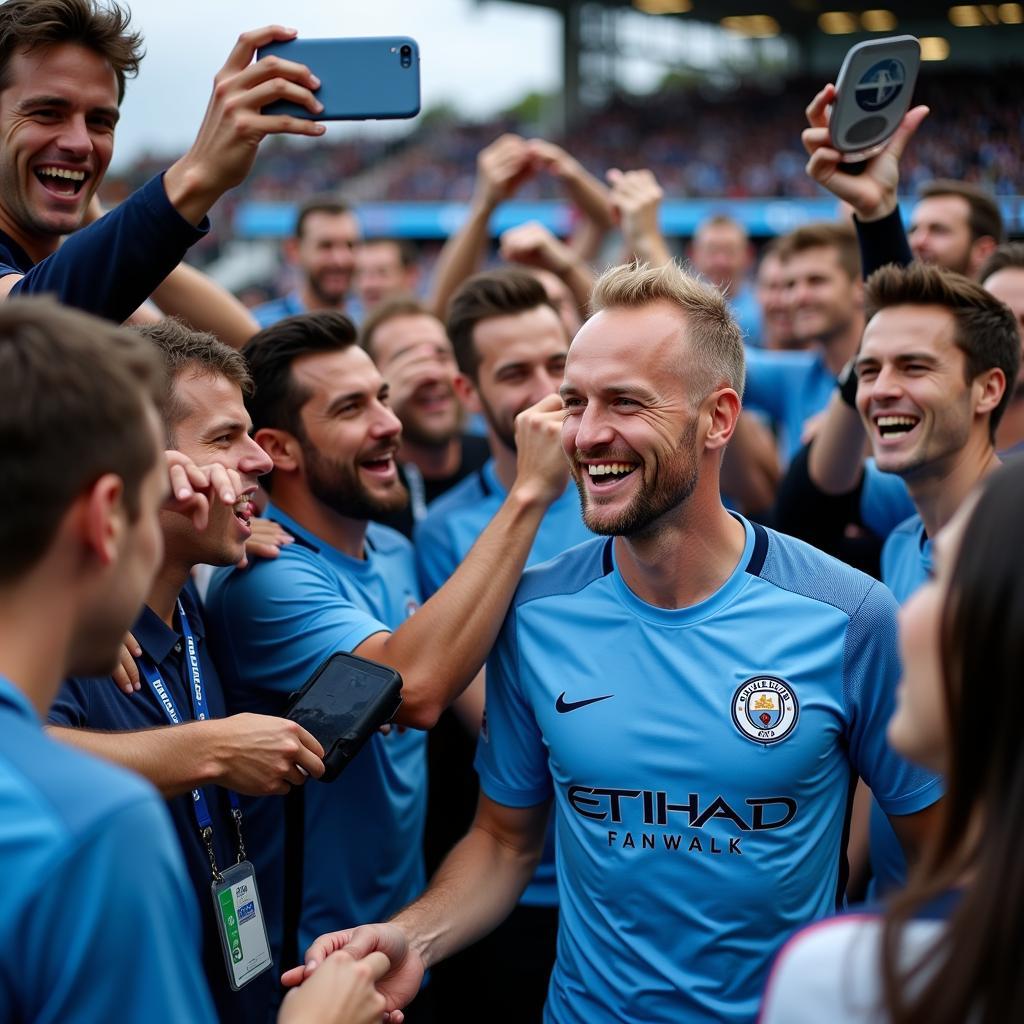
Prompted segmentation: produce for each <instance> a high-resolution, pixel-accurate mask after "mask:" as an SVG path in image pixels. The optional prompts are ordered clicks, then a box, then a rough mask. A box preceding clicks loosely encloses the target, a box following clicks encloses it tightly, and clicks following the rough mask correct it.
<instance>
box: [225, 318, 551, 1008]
mask: <svg viewBox="0 0 1024 1024" xmlns="http://www.w3.org/2000/svg"><path fill="white" fill-rule="evenodd" d="M355 342H356V332H355V328H354V327H353V325H352V323H351V321H349V320H348V319H347V318H346V317H344V316H343V315H342V314H340V313H334V312H319V313H306V314H302V315H300V316H294V317H287V318H285V319H284V320H282V321H280V322H279V323H277V324H275V325H274V326H272V327H268V328H266V329H264V330H263V331H261V332H260V333H259V334H258V335H256V337H255V338H254V339H253V340H252V341H251V342H250V343H249V345H248V346H247V348H246V350H245V355H246V357H247V359H248V362H249V366H250V369H251V372H252V375H253V378H254V380H255V384H256V391H255V395H254V396H253V398H252V399H251V400H250V403H249V407H250V413H251V415H252V419H253V422H254V425H255V427H256V434H255V437H256V440H257V441H258V442H259V443H260V444H261V445H263V447H264V448H265V449H266V450H267V452H268V454H269V455H270V457H271V459H272V461H273V464H274V468H273V471H272V473H271V475H270V479H269V484H268V486H269V489H270V491H271V505H270V506H269V508H268V510H267V513H266V514H267V516H268V517H269V518H270V519H272V520H274V521H276V522H279V523H280V524H282V525H283V526H284V527H285V528H286V529H287V530H288V531H289V533H291V534H292V536H293V537H294V538H295V543H294V544H290V545H288V546H287V547H286V548H285V549H283V550H282V551H281V554H280V556H279V557H278V558H276V559H273V560H261V561H259V562H257V563H255V564H254V565H252V566H251V567H250V568H249V569H246V570H245V571H244V572H242V571H240V572H235V571H225V570H221V572H220V573H218V575H217V576H215V578H214V581H213V583H212V585H211V587H210V592H209V596H208V600H207V609H208V619H209V623H210V627H211V628H210V633H211V635H212V637H213V641H214V643H215V645H216V646H217V652H218V655H219V664H220V667H221V672H222V675H223V678H224V687H225V693H226V695H227V699H228V705H229V708H232V709H233V710H235V711H260V712H264V713H271V714H277V713H280V711H281V709H282V708H283V707H284V705H285V703H286V701H287V699H288V696H289V694H291V693H292V692H294V691H295V690H298V689H299V688H301V686H302V684H303V683H304V682H305V680H306V679H307V678H308V677H309V676H310V675H312V673H313V671H314V670H315V669H316V668H317V667H318V666H319V665H320V664H321V663H322V662H323V661H324V659H325V658H326V657H327V656H328V655H330V654H332V653H334V652H335V651H339V650H343V651H352V652H354V653H355V654H358V655H360V656H362V657H366V658H370V659H371V660H373V661H378V662H382V663H384V664H386V665H390V666H392V667H393V668H395V669H397V670H398V671H399V672H400V673H401V675H402V679H403V691H402V694H403V705H402V708H401V710H400V711H399V714H398V721H399V722H400V723H401V724H403V725H406V726H412V727H413V728H408V729H392V730H391V731H390V732H389V733H388V734H387V735H383V734H379V735H376V736H374V737H373V738H372V739H371V740H370V741H369V742H368V743H367V744H366V746H365V747H364V748H363V749H362V750H361V751H360V753H359V755H358V756H357V757H356V758H354V759H353V761H352V763H351V764H350V765H348V766H347V767H346V769H345V772H344V774H343V775H342V777H341V778H340V779H338V780H337V781H336V782H333V783H331V784H330V785H319V784H316V785H311V786H307V787H305V788H304V790H303V791H302V793H301V796H302V797H303V800H304V806H303V804H301V803H300V804H295V803H293V804H292V808H291V813H290V814H289V815H288V820H287V823H286V821H285V812H284V810H283V809H282V808H281V806H280V803H281V802H280V801H270V800H266V799H262V800H253V801H249V802H248V805H247V806H246V816H247V820H248V821H249V822H250V823H251V826H252V827H251V830H250V832H251V835H252V836H253V844H254V845H255V846H256V850H255V851H254V859H255V861H256V867H257V869H258V870H259V872H260V879H261V887H262V891H263V897H264V908H265V910H266V914H267V920H268V925H269V927H270V932H271V942H272V944H273V945H274V946H275V948H281V947H282V945H284V947H285V948H287V944H288V943H289V942H291V941H293V936H294V935H295V934H296V932H297V933H298V934H299V935H300V936H301V937H302V945H303V946H304V945H305V944H306V943H307V942H308V941H310V940H311V939H312V938H313V937H314V936H315V935H316V934H317V933H318V932H319V931H321V930H323V928H324V927H325V926H329V925H330V924H333V922H334V921H335V920H337V918H338V917H342V918H343V919H345V920H348V921H351V922H352V923H356V922H357V921H359V920H361V919H362V920H365V919H366V918H365V917H362V916H361V915H365V914H368V913H372V914H374V915H375V916H376V915H381V914H390V913H393V912H394V911H395V910H397V909H398V908H399V907H400V906H402V905H403V904H404V903H406V902H408V901H409V900H410V899H412V898H413V897H415V896H416V894H417V893H418V892H420V890H421V889H422V887H423V883H424V868H423V856H422V849H421V846H422V837H423V820H424V815H425V811H426V758H425V748H426V737H425V736H424V734H423V733H422V732H421V731H419V730H421V729H424V728H428V727H430V726H431V725H433V724H434V722H436V720H437V716H438V715H439V714H440V713H441V711H442V710H443V709H444V708H445V707H447V706H448V704H449V703H450V702H451V701H452V700H454V698H455V697H456V696H457V695H458V694H459V693H460V692H461V691H462V690H463V689H464V688H465V687H466V686H467V685H468V684H469V682H470V681H471V680H472V679H473V677H474V676H475V675H476V674H477V672H478V671H479V670H480V667H481V666H482V664H483V662H484V659H485V658H486V656H487V652H488V651H489V650H490V649H491V646H492V645H493V643H494V638H495V636H496V635H497V632H498V629H499V628H500V625H501V620H502V618H503V616H504V614H505V611H506V609H507V607H508V603H509V601H510V600H511V597H512V594H513V592H514V591H515V587H516V585H517V583H518V581H519V577H520V574H521V572H522V569H523V566H524V564H525V562H526V558H527V555H528V554H529V551H530V547H531V545H532V543H533V538H534V535H535V534H536V530H537V527H538V525H539V523H540V521H541V518H542V517H543V514H544V512H545V510H546V509H547V507H548V505H550V503H551V502H552V501H553V500H555V499H556V498H557V497H558V496H559V495H560V494H561V493H562V492H563V491H564V489H565V485H566V480H567V473H566V467H565V461H564V459H563V458H562V457H561V453H560V451H559V450H558V444H557V437H558V429H559V425H560V421H561V415H560V403H559V402H558V400H557V399H556V398H549V399H548V400H547V403H546V406H545V404H544V403H542V404H541V406H540V407H536V408H534V409H531V410H528V411H527V412H525V413H523V414H522V415H521V416H520V417H519V419H518V422H517V424H516V438H517V446H518V452H519V464H518V465H519V473H518V475H517V478H516V483H515V485H514V486H513V487H512V488H511V489H510V491H509V494H508V497H507V498H506V500H505V502H504V503H503V505H502V508H501V510H500V511H499V512H498V514H497V515H495V516H494V518H493V520H492V522H491V524H490V525H489V526H488V528H487V529H486V530H485V531H484V533H483V535H482V536H481V537H480V540H479V543H478V544H477V545H476V547H475V549H474V551H473V553H472V555H471V556H470V557H469V558H467V559H466V560H465V561H464V562H463V564H462V565H461V566H460V567H459V570H458V571H457V572H456V574H455V575H454V576H453V578H452V579H451V580H450V581H449V582H448V583H447V584H445V585H444V586H443V587H441V588H440V589H439V590H438V592H437V593H436V594H434V595H433V596H432V597H431V598H430V599H429V600H428V601H426V602H424V603H423V606H422V607H420V594H419V586H418V584H417V581H416V569H415V564H414V561H413V553H412V546H411V544H410V543H409V542H408V541H407V540H406V539H405V538H404V537H403V536H402V535H401V534H399V533H397V532H396V531H394V530H391V529H389V528H388V527H385V526H381V525H379V524H377V523H373V522H370V521H369V517H370V516H371V515H374V514H376V513H380V512H386V511H387V510H389V509H394V508H398V507H401V506H402V504H403V503H404V502H405V501H406V500H407V496H406V493H405V489H404V488H403V487H402V486H401V484H400V482H399V478H398V473H397V470H396V464H395V453H396V451H397V449H398V446H399V441H400V436H401V426H400V423H399V420H398V418H397V417H396V416H395V414H394V412H393V411H392V410H391V409H390V407H389V404H388V402H389V392H388V385H387V383H386V382H385V381H384V379H383V378H382V377H381V375H380V372H379V371H378V370H377V368H376V367H375V366H374V364H373V361H372V360H371V359H370V357H369V355H368V354H367V353H366V352H365V351H363V349H361V348H360V347H359V346H358V345H357V344H356V343H355ZM414 613H415V614H414ZM286 858H288V867H287V870H286ZM286 886H287V887H289V888H288V891H287V893H286V889H285V887H286ZM286 908H287V909H288V910H289V911H293V912H294V914H295V919H294V920H289V921H288V922H287V926H286V921H285V917H284V914H285V910H286ZM300 948H301V947H300ZM293 955H294V954H293ZM416 1009H418V1008H416Z"/></svg>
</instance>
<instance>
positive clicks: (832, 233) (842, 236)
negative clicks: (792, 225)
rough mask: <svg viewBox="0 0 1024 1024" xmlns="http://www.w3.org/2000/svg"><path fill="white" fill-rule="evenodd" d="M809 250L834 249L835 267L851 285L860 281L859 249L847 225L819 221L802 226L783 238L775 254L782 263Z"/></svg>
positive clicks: (853, 233) (852, 232) (850, 228)
mask: <svg viewBox="0 0 1024 1024" xmlns="http://www.w3.org/2000/svg"><path fill="white" fill-rule="evenodd" d="M809 249H834V250H835V253H836V258H837V259H838V260H839V265H840V266H841V267H842V268H843V270H844V271H845V272H846V275H847V277H849V278H850V280H851V281H854V280H857V279H858V278H859V277H860V246H859V245H858V244H857V233H856V231H854V229H853V228H852V227H851V226H850V225H849V224H835V223H832V222H831V221H822V222H821V223H818V224H804V225H802V226H801V227H798V228H796V230H794V231H790V232H789V234H788V235H783V236H782V237H781V238H780V239H779V240H778V244H777V246H776V247H775V252H776V253H777V254H778V257H779V259H781V260H782V262H783V263H785V262H786V260H788V259H789V258H790V257H791V256H795V255H796V254H797V253H801V252H807V251H808V250H809Z"/></svg>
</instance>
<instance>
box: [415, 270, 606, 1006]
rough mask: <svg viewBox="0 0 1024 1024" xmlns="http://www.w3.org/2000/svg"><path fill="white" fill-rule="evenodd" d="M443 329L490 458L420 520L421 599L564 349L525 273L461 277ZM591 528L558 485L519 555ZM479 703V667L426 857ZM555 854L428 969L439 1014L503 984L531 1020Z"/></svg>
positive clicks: (467, 776)
mask: <svg viewBox="0 0 1024 1024" xmlns="http://www.w3.org/2000/svg"><path fill="white" fill-rule="evenodd" d="M448 334H449V337H450V338H451V341H452V347H453V349H454V351H455V358H456V361H457V362H458V366H459V371H460V372H459V376H458V377H457V378H456V381H455V387H456V390H457V391H458V393H459V395H460V397H461V398H462V401H463V404H464V405H465V406H466V408H467V409H468V410H469V411H470V412H472V413H479V414H481V415H482V416H483V417H484V421H485V423H486V426H487V439H488V442H489V444H490V451H491V457H490V459H489V460H488V461H487V462H486V463H485V464H484V465H483V466H482V467H481V468H480V469H479V470H477V471H476V472H475V473H473V474H472V475H471V476H469V477H467V478H466V479H465V480H463V481H462V482H461V483H459V484H457V485H456V486H455V487H453V488H452V489H451V490H450V491H448V493H447V494H444V495H442V496H441V497H440V498H438V499H437V501H436V502H435V503H434V504H433V505H431V506H430V509H429V510H428V512H427V515H426V518H425V519H423V520H422V522H420V523H419V524H418V525H417V528H416V533H415V542H416V564H417V568H418V570H419V576H420V584H421V586H422V588H423V593H424V596H427V597H429V596H430V595H431V594H433V593H434V592H435V591H436V590H437V589H438V588H439V587H441V586H442V585H443V584H444V583H445V581H446V580H448V579H449V577H450V576H451V575H452V573H454V572H455V570H456V568H457V567H458V565H459V563H460V562H461V561H462V560H463V559H464V558H465V557H466V555H467V554H469V550H470V548H472V546H473V544H474V543H475V542H476V539H477V537H478V536H479V535H480V534H481V533H482V532H483V530H484V528H485V527H486V526H487V524H488V523H489V522H490V520H491V518H492V517H493V516H494V514H495V513H496V512H497V511H498V509H499V508H500V507H501V503H502V502H503V501H504V500H505V497H506V495H507V494H508V491H509V489H510V488H511V486H512V484H513V483H514V482H515V479H516V442H515V418H516V416H518V415H519V413H521V412H522V411H523V410H524V409H528V408H529V407H530V406H531V405H534V404H536V403H537V402H539V401H540V400H541V399H543V398H544V397H545V396H547V395H554V394H557V392H558V388H559V386H560V385H561V383H562V375H563V373H564V371H565V357H566V354H567V353H568V351H569V335H568V332H567V331H566V328H565V325H564V324H563V322H562V320H561V318H560V316H559V314H558V311H557V310H556V309H555V307H554V306H553V305H552V303H551V302H550V301H549V299H548V296H547V293H546V291H545V290H544V286H543V285H542V284H541V283H540V282H539V281H538V280H537V279H536V278H535V277H533V275H531V274H528V273H526V272H525V271H522V270H513V269H505V270H495V271H490V272H487V273H483V274H476V275H475V276H473V277H471V278H469V279H468V280H467V281H466V282H464V283H463V284H462V286H461V287H460V288H459V290H458V291H457V292H456V293H455V295H454V296H453V297H452V301H451V303H450V305H449V308H448ZM592 536H593V534H592V533H591V532H590V530H588V529H587V527H586V525H585V524H584V522H583V517H582V516H581V515H580V506H579V501H578V500H577V498H576V492H575V489H574V488H572V487H567V488H566V490H565V493H564V494H563V495H562V496H561V497H560V498H558V499H557V500H556V501H554V502H553V503H552V504H551V507H550V508H549V509H548V510H547V512H546V513H545V515H544V519H543V520H542V521H541V524H540V528H539V529H538V530H537V536H536V539H535V540H534V542H533V547H532V548H531V549H530V557H529V559H528V560H527V564H528V565H536V564H537V563H539V562H544V561H546V560H547V559H549V558H553V557H554V556H555V555H558V554H561V553H562V552H563V551H565V550H566V549H568V548H571V547H573V546H574V545H575V544H579V543H581V542H582V541H584V540H588V539H589V538H591V537H592ZM482 710H483V674H481V676H480V677H479V678H478V679H477V681H476V682H474V684H473V685H472V686H470V688H469V689H468V690H466V692H465V693H464V694H462V696H461V697H459V698H458V700H457V701H456V703H455V706H454V707H453V709H452V710H450V711H449V712H446V714H445V715H444V716H442V719H441V721H440V722H439V723H438V725H437V727H436V728H435V729H434V730H432V731H431V734H430V783H431V803H430V812H429V815H428V819H427V857H428V866H429V863H430V860H431V859H434V860H435V864H436V862H437V861H439V860H440V858H441V857H442V856H443V855H444V854H446V853H447V852H448V851H449V850H450V849H451V847H452V846H453V845H454V844H455V842H457V841H458V840H459V839H461V838H462V836H463V835H465V833H466V829H467V828H468V827H469V825H470V823H471V822H472V820H473V812H474V810H475V808H476V797H477V782H476V777H475V775H474V774H473V772H472V770H471V769H472V763H473V749H474V748H475V743H476V735H477V732H478V729H479V725H480V718H481V712H482ZM554 852H555V850H554V833H553V831H552V830H551V829H550V828H549V830H548V837H547V840H546V842H545V847H544V856H543V857H542V859H541V863H540V865H539V866H538V868H537V873H536V875H535V876H534V878H533V880H532V881H531V882H530V884H529V885H528V886H527V888H526V891H525V892H524V893H523V897H522V900H521V901H520V905H519V906H518V907H517V908H516V910H514V911H513V912H512V914H511V915H510V917H509V919H508V920H507V921H506V922H505V923H504V924H503V925H502V926H501V927H500V928H499V929H497V930H496V931H495V932H494V933H493V934H492V935H491V936H490V937H489V939H488V940H485V942H484V943H483V944H482V945H481V947H480V948H478V949H477V950H475V951H467V953H466V955H465V956H464V957H463V958H461V959H460V960H459V961H458V962H457V964H456V962H452V963H450V964H448V965H446V966H445V968H444V969H442V970H440V971H438V972H437V975H436V985H435V994H436V997H437V1000H438V1010H439V1012H440V1013H442V1014H443V1012H444V1009H445V1005H444V1003H445V1000H446V999H451V1000H452V1002H451V1004H449V1005H450V1007H451V1008H452V1010H453V1012H454V1008H455V1007H457V1006H458V1005H463V1004H464V1002H465V999H466V995H467V993H466V991H465V989H466V986H467V985H471V986H473V988H474V991H476V992H478V993H480V997H481V998H486V997H487V994H488V993H489V994H490V995H491V996H492V997H493V996H495V995H496V994H499V993H500V999H501V1002H502V1006H503V1007H504V1010H505V1012H506V1013H507V1014H508V1015H509V1017H510V1019H515V1020H517V1021H521V1022H523V1024H527V1022H529V1021H531V1020H539V1018H540V1013H541V1008H542V1007H543V1004H544V996H545V993H546V992H547V984H548V977H549V976H550V973H551V965H552V964H553V962H554V957H555V938H556V935H557V931H558V909H557V908H558V893H557V891H556V887H555V863H554ZM432 855H433V857H432Z"/></svg>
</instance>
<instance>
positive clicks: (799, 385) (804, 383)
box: [743, 346, 836, 462]
mask: <svg viewBox="0 0 1024 1024" xmlns="http://www.w3.org/2000/svg"><path fill="white" fill-rule="evenodd" d="M746 355H747V382H746V387H745V389H744V392H743V404H744V405H745V406H749V407H750V408H752V409H756V410H759V411H760V412H763V413H765V414H767V416H768V418H769V419H771V420H772V421H773V422H774V423H775V425H776V427H777V428H778V431H779V453H780V455H781V456H782V458H783V461H785V462H789V460H790V459H792V458H793V456H794V455H795V454H796V453H797V452H798V451H799V450H800V448H801V445H802V442H801V440H800V436H801V434H802V433H803V429H804V423H805V422H806V421H807V420H809V419H810V418H811V417H812V416H814V415H816V414H817V413H819V412H821V411H822V409H824V408H825V406H826V405H828V400H829V399H830V398H831V397H832V392H833V391H835V389H836V378H835V374H834V373H832V371H831V370H830V369H829V368H828V366H826V365H825V357H824V355H823V354H822V352H821V350H820V349H819V350H816V351H813V352H812V351H808V352H764V351H761V350H759V349H752V348H750V347H749V346H748V347H747V352H746Z"/></svg>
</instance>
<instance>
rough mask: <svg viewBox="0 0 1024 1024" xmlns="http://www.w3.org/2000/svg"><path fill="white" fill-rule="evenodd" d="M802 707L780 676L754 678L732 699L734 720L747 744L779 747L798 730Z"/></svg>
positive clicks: (741, 686)
mask: <svg viewBox="0 0 1024 1024" xmlns="http://www.w3.org/2000/svg"><path fill="white" fill-rule="evenodd" d="M799 717H800V705H799V703H798V702H797V699H796V694H795V693H794V692H793V689H792V687H791V686H790V685H789V683H787V682H786V681H785V680H784V679H779V678H778V676H754V677H753V678H752V679H748V680H747V681H746V682H745V683H742V684H740V687H739V689H738V690H737V691H736V693H735V694H734V695H733V698H732V720H733V722H735V723H736V728H737V729H739V731H740V732H741V733H743V735H744V736H746V737H747V739H748V740H753V741H754V742H755V743H765V744H768V743H778V742H779V741H780V740H784V739H785V738H786V737H787V736H788V735H789V734H790V733H791V732H792V731H793V730H794V729H795V728H796V723H797V719H798V718H799Z"/></svg>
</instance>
